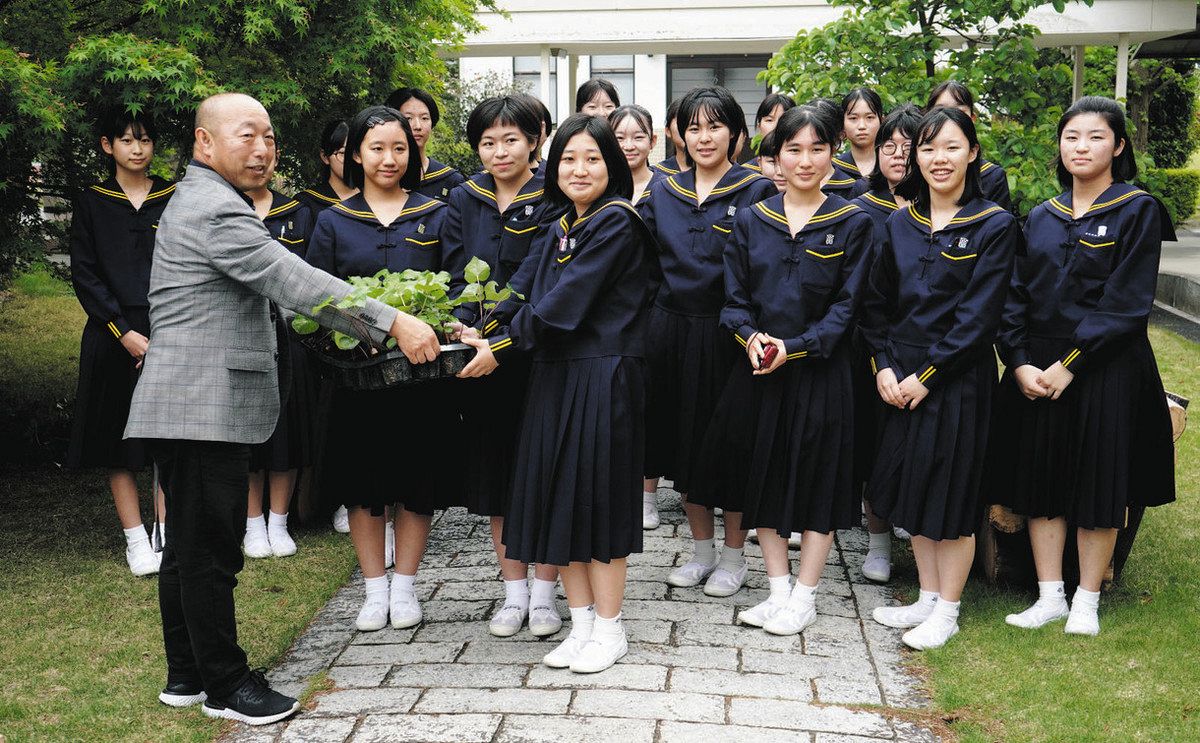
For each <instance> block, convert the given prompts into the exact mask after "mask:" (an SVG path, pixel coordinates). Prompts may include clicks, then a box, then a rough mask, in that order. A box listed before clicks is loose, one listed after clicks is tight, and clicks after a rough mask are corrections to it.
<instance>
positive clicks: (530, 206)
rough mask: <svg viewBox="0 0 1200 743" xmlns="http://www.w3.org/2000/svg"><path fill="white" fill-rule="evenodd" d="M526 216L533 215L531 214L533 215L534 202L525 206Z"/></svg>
mask: <svg viewBox="0 0 1200 743" xmlns="http://www.w3.org/2000/svg"><path fill="white" fill-rule="evenodd" d="M525 216H527V217H531V216H533V204H528V205H526V207H525Z"/></svg>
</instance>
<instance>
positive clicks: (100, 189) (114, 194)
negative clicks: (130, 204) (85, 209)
mask: <svg viewBox="0 0 1200 743" xmlns="http://www.w3.org/2000/svg"><path fill="white" fill-rule="evenodd" d="M91 189H92V190H93V191H95V192H96V193H102V194H104V195H105V196H112V197H113V198H116V199H124V200H125V201H129V197H128V196H126V195H125V194H124V193H122V192H120V191H110V190H109V189H107V188H104V187H102V186H91ZM147 198H149V197H147Z"/></svg>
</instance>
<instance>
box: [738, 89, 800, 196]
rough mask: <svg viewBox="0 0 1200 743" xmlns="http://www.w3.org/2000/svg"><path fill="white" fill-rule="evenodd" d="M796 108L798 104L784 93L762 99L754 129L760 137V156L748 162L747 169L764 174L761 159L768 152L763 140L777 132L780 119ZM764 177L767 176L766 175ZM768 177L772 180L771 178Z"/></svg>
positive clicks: (755, 114) (755, 115) (756, 113)
mask: <svg viewBox="0 0 1200 743" xmlns="http://www.w3.org/2000/svg"><path fill="white" fill-rule="evenodd" d="M795 107H796V102H795V101H794V100H792V99H791V98H790V97H789V96H786V95H784V94H782V93H771V94H770V95H768V96H767V97H766V98H763V99H762V102H761V103H759V104H758V111H756V112H755V113H754V129H755V131H756V133H757V134H758V137H759V140H758V150H757V152H758V155H757V156H755V157H754V158H752V159H750V160H749V161H747V162H746V163H745V167H747V168H750V169H751V170H756V171H758V172H760V173H762V164H761V162H760V158H761V157H762V156H763V154H765V153H766V150H764V149H763V140H764V139H765V138H766V136H767V135H768V134H770V133H771V132H772V131H774V130H775V127H776V125H777V124H778V123H779V118H780V117H781V116H783V115H784V114H785V113H787V112H788V111H790V110H791V109H793V108H795ZM764 175H766V174H765V173H764ZM767 177H768V178H770V176H767Z"/></svg>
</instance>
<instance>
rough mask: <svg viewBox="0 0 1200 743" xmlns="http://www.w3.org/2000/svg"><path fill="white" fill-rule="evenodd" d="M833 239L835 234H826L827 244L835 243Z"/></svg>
mask: <svg viewBox="0 0 1200 743" xmlns="http://www.w3.org/2000/svg"><path fill="white" fill-rule="evenodd" d="M833 241H834V236H833V235H826V236H825V244H826V245H833Z"/></svg>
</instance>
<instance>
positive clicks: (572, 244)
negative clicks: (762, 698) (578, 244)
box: [570, 237, 575, 250]
mask: <svg viewBox="0 0 1200 743" xmlns="http://www.w3.org/2000/svg"><path fill="white" fill-rule="evenodd" d="M570 246H571V250H574V249H575V238H573V237H572V238H571V242H570Z"/></svg>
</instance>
